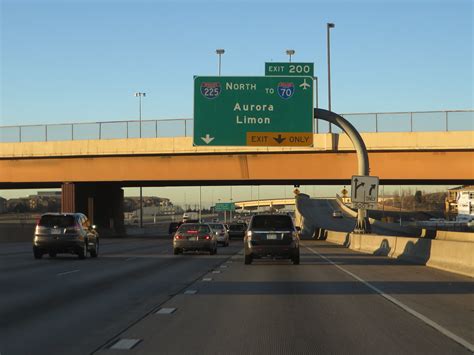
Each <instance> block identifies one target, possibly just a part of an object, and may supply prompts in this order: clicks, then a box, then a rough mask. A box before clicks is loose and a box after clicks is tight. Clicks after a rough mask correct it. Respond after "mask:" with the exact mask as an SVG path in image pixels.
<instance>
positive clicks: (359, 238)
mask: <svg viewBox="0 0 474 355" xmlns="http://www.w3.org/2000/svg"><path fill="white" fill-rule="evenodd" d="M327 241H328V242H331V243H334V244H339V245H345V246H348V247H349V248H350V249H352V250H356V251H360V252H364V253H369V254H373V255H383V256H388V257H391V258H397V259H400V260H406V261H410V262H413V263H417V264H422V265H426V266H430V267H433V268H437V269H441V270H445V271H449V272H455V273H458V274H462V275H466V276H470V277H474V243H472V242H467V241H462V242H461V241H450V240H433V239H425V238H406V237H395V236H382V235H375V234H363V235H361V234H353V233H343V232H334V231H328V232H327Z"/></svg>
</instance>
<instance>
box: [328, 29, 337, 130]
mask: <svg viewBox="0 0 474 355" xmlns="http://www.w3.org/2000/svg"><path fill="white" fill-rule="evenodd" d="M334 27H336V25H334V24H333V23H329V22H328V24H327V46H328V48H327V52H328V110H329V111H331V38H330V35H329V33H330V31H329V30H330V29H331V28H334ZM329 133H332V125H331V123H329Z"/></svg>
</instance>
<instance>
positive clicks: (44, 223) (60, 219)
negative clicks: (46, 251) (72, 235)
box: [38, 215, 75, 228]
mask: <svg viewBox="0 0 474 355" xmlns="http://www.w3.org/2000/svg"><path fill="white" fill-rule="evenodd" d="M38 225H39V226H41V227H47V228H53V227H59V228H66V227H72V226H74V225H75V220H74V216H53V215H46V216H42V217H41V219H40V221H39V224H38Z"/></svg>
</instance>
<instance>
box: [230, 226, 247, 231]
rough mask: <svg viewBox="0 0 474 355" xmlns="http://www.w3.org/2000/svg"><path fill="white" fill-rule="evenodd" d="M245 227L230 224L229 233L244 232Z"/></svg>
mask: <svg viewBox="0 0 474 355" xmlns="http://www.w3.org/2000/svg"><path fill="white" fill-rule="evenodd" d="M245 228H246V227H245V225H244V224H231V225H230V226H229V230H231V231H243V230H245Z"/></svg>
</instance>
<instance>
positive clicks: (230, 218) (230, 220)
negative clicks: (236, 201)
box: [229, 186, 232, 223]
mask: <svg viewBox="0 0 474 355" xmlns="http://www.w3.org/2000/svg"><path fill="white" fill-rule="evenodd" d="M229 222H230V223H232V186H230V211H229Z"/></svg>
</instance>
